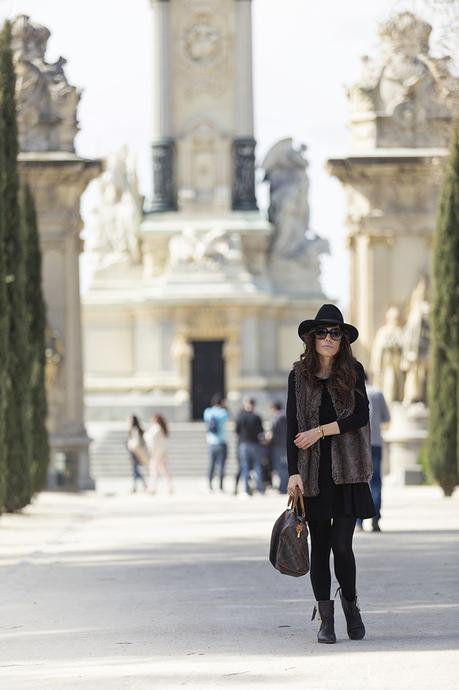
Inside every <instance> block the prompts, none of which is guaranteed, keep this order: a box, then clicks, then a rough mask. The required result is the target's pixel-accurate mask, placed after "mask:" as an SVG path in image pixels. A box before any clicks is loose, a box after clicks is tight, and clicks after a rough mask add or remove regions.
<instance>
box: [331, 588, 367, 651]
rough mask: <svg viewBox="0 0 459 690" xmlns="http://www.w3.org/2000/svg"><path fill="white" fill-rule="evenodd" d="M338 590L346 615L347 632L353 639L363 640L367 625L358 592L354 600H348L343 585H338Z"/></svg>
mask: <svg viewBox="0 0 459 690" xmlns="http://www.w3.org/2000/svg"><path fill="white" fill-rule="evenodd" d="M338 591H339V596H340V599H341V605H342V607H343V611H344V615H345V616H346V623H347V634H348V635H349V637H350V639H351V640H361V639H363V638H364V637H365V626H364V624H363V621H362V618H361V616H360V609H359V605H358V603H357V594H356V595H355V597H354V598H353V599H352V601H348V600H347V599H346V597H344V596H343V593H342V591H341V587H338V589H337V590H336V592H338ZM336 592H335V597H336Z"/></svg>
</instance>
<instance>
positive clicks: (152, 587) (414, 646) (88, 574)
mask: <svg viewBox="0 0 459 690" xmlns="http://www.w3.org/2000/svg"><path fill="white" fill-rule="evenodd" d="M283 508H284V499H283V497H279V496H277V495H275V494H271V495H267V496H265V497H261V496H255V497H253V498H251V499H246V500H242V499H240V498H236V497H234V496H231V495H221V494H215V495H209V494H208V493H207V492H206V491H205V485H204V484H203V483H201V482H199V481H196V480H194V481H191V482H189V481H188V482H185V481H184V480H182V481H181V482H180V481H178V482H177V490H176V493H175V494H174V495H173V496H172V497H168V496H165V495H158V496H149V495H144V494H136V495H131V494H129V493H128V486H127V485H126V484H124V485H123V484H120V483H116V482H111V483H108V482H107V483H105V484H101V485H100V486H99V489H98V493H96V494H95V493H92V494H91V493H88V494H85V495H80V496H78V495H69V494H50V493H45V494H42V495H41V496H40V497H39V498H38V500H37V501H36V503H35V504H34V505H33V506H30V507H29V508H28V509H27V510H26V511H25V512H24V514H23V515H7V516H3V517H2V518H0V578H1V579H0V598H1V617H0V688H2V690H3V688H5V690H10V689H11V690H22V689H24V688H27V689H29V688H30V689H31V688H34V690H42V689H43V690H54V688H56V689H58V690H68V689H70V688H71V689H73V688H75V689H76V688H85V689H86V690H93V689H97V690H105V689H106V688H108V689H110V690H112V689H113V690H118V689H123V690H124V689H127V688H129V689H132V690H143V689H144V688H149V690H150V689H151V688H154V689H156V688H158V690H159V689H161V690H162V689H163V688H166V689H169V688H179V687H183V686H185V687H190V688H199V689H203V690H205V689H206V688H220V687H222V688H238V689H239V688H250V687H253V688H261V687H263V688H266V687H272V688H280V687H288V686H290V687H292V686H294V687H298V688H300V687H301V688H308V689H311V690H322V689H324V690H325V688H326V689H327V690H334V689H337V690H351V689H352V690H361V689H362V690H363V689H364V688H365V690H371V689H372V688H375V689H376V688H378V690H381V689H386V688H387V689H390V690H392V689H394V690H395V688H397V690H400V689H402V690H408V689H410V688H413V690H423V689H424V688H425V689H427V688H429V690H431V688H432V686H433V687H437V688H441V690H449V689H452V688H453V687H454V688H456V687H457V678H458V675H459V653H458V647H459V591H458V590H459V588H458V575H459V549H458V537H459V492H457V495H455V496H454V497H453V498H450V499H445V498H443V497H442V495H441V492H440V490H439V489H437V488H436V487H410V488H406V489H395V488H390V489H389V488H387V489H386V491H385V494H384V517H383V520H382V522H381V525H382V528H383V532H382V533H381V534H373V533H370V532H365V533H357V534H356V536H355V539H354V544H355V553H356V558H357V568H358V582H357V587H358V592H359V600H360V604H361V609H362V614H363V618H364V621H365V623H366V626H367V631H368V632H367V637H366V638H365V639H364V640H363V641H351V640H349V639H348V638H347V636H346V634H345V624H344V616H343V614H342V611H341V608H340V605H339V602H338V599H337V602H336V603H337V622H336V632H337V637H338V643H337V644H336V645H318V644H317V642H316V633H317V628H318V622H317V620H314V621H313V622H311V621H310V617H311V612H312V607H313V595H312V589H311V584H310V581H309V576H306V577H304V578H289V577H286V576H282V575H280V574H279V573H277V572H276V571H275V570H274V569H273V568H272V567H271V565H270V564H269V562H268V561H267V552H268V543H269V536H270V531H271V526H272V523H273V521H274V519H275V518H276V517H277V515H278V514H279V513H280V512H281V511H282V510H283ZM332 585H335V581H334V580H333V583H332ZM335 588H336V585H335ZM333 593H334V590H333Z"/></svg>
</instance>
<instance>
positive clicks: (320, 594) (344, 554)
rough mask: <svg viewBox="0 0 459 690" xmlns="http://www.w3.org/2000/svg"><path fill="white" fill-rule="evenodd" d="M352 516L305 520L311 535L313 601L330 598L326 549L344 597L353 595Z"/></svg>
mask: <svg viewBox="0 0 459 690" xmlns="http://www.w3.org/2000/svg"><path fill="white" fill-rule="evenodd" d="M355 522H356V518H354V517H350V516H343V517H335V518H330V519H329V520H308V527H309V533H310V535H311V569H310V575H311V584H312V589H313V591H314V596H315V598H316V600H317V601H323V600H324V599H330V587H331V574H330V551H331V550H333V564H334V568H335V575H336V579H337V580H338V582H339V584H340V585H341V591H342V593H343V596H344V597H345V598H346V599H349V601H350V600H351V599H353V598H354V597H355V558H354V553H353V551H352V537H353V534H354V528H355Z"/></svg>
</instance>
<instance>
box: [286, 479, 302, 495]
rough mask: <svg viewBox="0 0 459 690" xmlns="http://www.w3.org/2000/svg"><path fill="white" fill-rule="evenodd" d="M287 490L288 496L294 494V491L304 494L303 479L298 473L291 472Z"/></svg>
mask: <svg viewBox="0 0 459 690" xmlns="http://www.w3.org/2000/svg"><path fill="white" fill-rule="evenodd" d="M287 491H288V494H289V496H294V495H295V493H297V492H300V493H301V494H302V495H303V494H304V487H303V480H302V479H301V476H300V475H299V474H292V476H291V477H289V479H288V486H287Z"/></svg>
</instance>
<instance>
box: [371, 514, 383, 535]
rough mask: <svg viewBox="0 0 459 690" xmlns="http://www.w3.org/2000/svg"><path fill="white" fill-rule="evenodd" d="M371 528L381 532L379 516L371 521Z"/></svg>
mask: <svg viewBox="0 0 459 690" xmlns="http://www.w3.org/2000/svg"><path fill="white" fill-rule="evenodd" d="M371 530H372V532H380V531H381V527H380V526H379V518H377V517H374V518H373V519H372V521H371Z"/></svg>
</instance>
